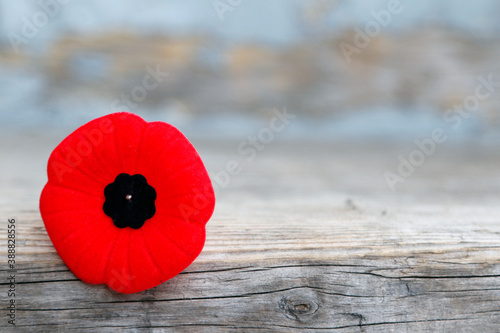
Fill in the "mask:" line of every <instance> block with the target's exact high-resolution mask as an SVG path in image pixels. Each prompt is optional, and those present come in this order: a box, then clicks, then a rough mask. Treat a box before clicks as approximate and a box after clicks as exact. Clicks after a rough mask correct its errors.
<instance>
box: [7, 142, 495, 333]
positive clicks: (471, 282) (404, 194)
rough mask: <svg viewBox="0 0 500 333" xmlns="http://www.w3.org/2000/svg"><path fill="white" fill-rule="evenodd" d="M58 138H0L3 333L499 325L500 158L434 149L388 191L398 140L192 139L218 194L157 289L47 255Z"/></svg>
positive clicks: (403, 150)
mask: <svg viewBox="0 0 500 333" xmlns="http://www.w3.org/2000/svg"><path fill="white" fill-rule="evenodd" d="M61 138H62V137H60V136H57V137H56V136H55V137H53V138H45V137H37V136H32V137H23V136H19V135H15V134H12V135H5V134H3V135H2V136H1V138H0V139H1V140H2V141H1V143H2V146H1V156H2V159H3V160H2V164H1V167H0V180H1V188H0V191H1V192H0V194H1V196H0V204H1V206H0V209H1V210H0V212H1V214H0V215H1V218H2V223H1V229H0V246H1V247H2V251H1V253H2V257H1V260H0V272H1V274H2V279H1V281H0V284H1V285H2V291H1V293H0V302H1V308H2V310H1V313H2V315H1V317H0V331H1V332H67V331H78V332H116V331H118V328H119V329H120V330H121V331H124V332H170V331H175V332H219V331H220V332H233V331H238V332H253V331H256V332H269V331H277V332H313V331H319V332H477V331H479V332H483V333H484V332H499V331H500V207H499V205H498V202H499V199H500V198H499V193H500V168H498V166H499V165H500V158H499V157H497V156H499V155H498V153H496V149H492V148H485V147H482V148H478V147H468V148H467V147H466V148H462V149H457V148H455V147H451V146H443V147H439V150H438V153H436V154H435V155H434V156H432V157H430V158H428V160H427V161H426V163H425V164H424V165H423V166H421V167H419V168H418V170H417V172H416V173H415V174H414V175H413V176H412V177H411V178H410V179H408V180H407V181H406V182H405V183H404V184H401V185H399V186H398V188H397V190H396V191H395V192H392V191H391V190H390V189H389V188H388V186H387V184H386V183H385V179H384V177H383V173H384V172H385V171H386V170H391V171H392V170H394V169H395V168H396V167H397V163H398V160H397V158H398V155H399V154H407V153H408V152H409V151H410V150H409V149H410V148H408V147H403V146H402V147H399V148H398V147H386V146H384V145H382V144H379V145H377V144H373V145H371V146H367V145H350V146H343V145H340V144H332V145H328V144H311V143H309V144H307V143H293V142H273V143H271V144H270V145H269V146H268V147H267V148H266V149H265V150H264V151H262V152H260V153H259V155H258V156H257V158H256V159H255V160H254V161H251V162H248V161H245V156H241V155H238V149H237V147H238V144H239V142H237V141H234V142H222V141H214V142H207V141H199V142H198V141H195V142H194V143H195V145H196V146H197V148H198V150H199V151H200V154H201V155H202V157H203V158H204V160H205V161H206V164H207V167H208V169H209V170H210V171H212V172H217V171H219V170H223V168H224V166H225V164H226V163H227V161H229V160H231V159H237V160H239V161H240V162H241V164H242V166H243V167H244V170H243V172H242V174H241V175H239V176H235V177H232V179H231V183H230V185H229V186H227V187H226V188H224V189H222V190H220V192H219V193H218V203H217V208H216V212H215V215H214V217H213V219H212V220H211V221H210V222H209V224H208V229H207V242H206V246H205V249H204V251H203V253H202V254H201V255H200V257H199V258H198V259H197V260H196V261H195V262H194V263H193V264H192V265H191V266H190V267H189V268H188V269H187V270H186V271H185V272H183V273H181V274H180V275H179V276H177V277H175V278H174V279H172V280H170V281H168V282H166V283H164V284H163V285H161V286H158V287H157V288H154V289H152V290H148V291H145V292H142V293H138V294H134V295H121V294H118V293H116V292H113V291H111V290H110V289H108V288H107V287H105V286H93V285H87V284H85V283H83V282H81V281H79V280H78V279H77V278H75V276H74V275H73V274H72V273H71V272H69V271H68V269H67V268H66V266H65V265H64V264H63V262H62V261H61V259H60V258H59V257H58V255H57V254H56V252H55V250H54V248H53V247H52V244H51V242H50V240H49V238H48V236H47V234H46V232H45V229H44V226H43V223H42V221H41V219H40V215H39V212H38V203H37V201H38V196H39V193H40V191H41V188H42V186H43V184H44V182H45V180H46V176H45V165H46V160H47V158H48V155H49V153H50V151H51V150H52V149H53V148H54V147H55V145H56V144H57V143H58V141H60V140H61ZM8 218H15V219H16V221H17V224H16V228H17V243H16V244H17V248H16V251H17V252H16V253H17V257H16V260H17V263H16V267H17V270H18V272H17V275H16V277H17V279H16V282H17V283H16V305H17V312H16V323H17V325H16V327H15V328H13V327H12V326H10V325H8V324H7V316H6V315H7V313H6V309H5V308H6V306H7V305H8V301H9V300H8V298H7V294H6V289H8V281H7V276H8V275H9V274H10V273H9V271H8V269H7V263H6V260H7V258H6V250H5V249H6V235H7V231H6V225H7V219H8Z"/></svg>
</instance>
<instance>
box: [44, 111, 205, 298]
mask: <svg viewBox="0 0 500 333" xmlns="http://www.w3.org/2000/svg"><path fill="white" fill-rule="evenodd" d="M47 173H48V182H47V184H46V185H45V187H44V189H43V191H42V194H41V197H40V212H41V215H42V219H43V222H44V224H45V228H46V229H47V233H48V235H49V237H50V239H51V241H52V243H53V244H54V247H55V249H56V250H57V252H58V253H59V255H60V256H61V258H62V260H63V261H64V262H65V263H66V265H67V266H68V267H69V269H70V270H71V271H72V272H73V273H74V274H75V275H76V276H77V277H78V278H80V279H81V280H83V281H85V282H87V283H91V284H103V283H105V284H107V285H108V286H109V287H110V288H112V289H114V290H116V291H118V292H121V293H135V292H139V291H143V290H146V289H150V288H153V287H155V286H157V285H159V284H161V283H163V282H165V281H166V280H168V279H170V278H172V277H174V276H176V275H177V274H179V273H180V272H181V271H183V270H184V269H185V268H186V267H188V266H189V265H190V264H191V263H192V262H193V261H194V259H196V257H197V256H198V255H199V254H200V252H201V250H202V249H203V246H204V243H205V224H206V223H207V221H208V220H209V219H210V217H211V216H212V213H213V210H214V206H215V195H214V191H213V187H212V184H211V181H210V178H209V176H208V173H207V171H206V169H205V166H204V165H203V162H202V160H201V158H200V156H199V155H198V153H197V152H196V150H195V148H194V147H193V146H192V144H191V143H190V142H189V141H188V140H187V139H186V137H185V136H184V135H183V134H182V133H181V132H180V131H179V130H177V129H176V128H175V127H173V126H171V125H169V124H166V123H163V122H151V123H148V122H146V121H144V120H143V119H142V118H140V117H138V116H136V115H134V114H132V113H126V112H120V113H114V114H110V115H107V116H104V117H101V118H98V119H95V120H93V121H91V122H89V123H87V124H85V125H83V126H82V127H80V128H78V129H77V130H76V131H74V132H73V133H72V134H70V135H69V136H68V137H67V138H66V139H64V140H63V141H62V142H61V143H60V144H59V145H58V146H57V147H56V148H55V150H54V151H53V152H52V154H51V156H50V158H49V162H48V168H47Z"/></svg>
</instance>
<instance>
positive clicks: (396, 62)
mask: <svg viewBox="0 0 500 333" xmlns="http://www.w3.org/2000/svg"><path fill="white" fill-rule="evenodd" d="M387 14H389V15H387ZM499 15H500V2H498V1H494V0H476V1H466V0H440V1H433V0H420V1H411V0H406V1H405V0H401V1H379V0H372V1H361V0H354V1H345V0H308V1H305V0H303V1H300V0H273V1H262V0H257V1H250V0H241V1H240V0H232V1H230V0H220V1H194V0H168V1H159V0H141V1H140V0H126V1H124V0H121V1H118V0H109V1H106V2H102V1H96V0H88V1H85V2H83V1H74V0H73V1H70V0H59V1H58V0H42V1H39V0H30V1H28V0H27V1H3V2H2V3H0V36H1V40H0V54H1V57H0V127H1V128H2V129H3V130H4V131H5V130H14V131H27V132H30V133H31V132H42V133H43V132H53V131H58V130H62V131H64V132H67V131H68V130H71V129H74V128H75V127H77V126H79V125H81V124H83V123H84V122H87V121H89V120H91V119H93V118H95V117H97V116H101V115H104V114H108V113H110V112H115V111H131V112H134V113H137V114H139V115H141V116H142V117H144V118H145V119H146V120H163V121H167V122H170V123H172V124H173V125H175V126H177V127H179V128H180V129H181V130H183V131H185V132H187V134H188V135H190V136H200V137H233V138H245V136H246V135H247V133H252V132H254V131H255V130H256V129H259V128H262V126H265V125H266V124H267V123H268V121H269V119H270V118H271V117H272V116H273V111H272V110H273V109H275V108H276V109H280V110H282V109H284V108H286V109H287V110H288V111H289V112H290V113H292V114H294V115H297V118H296V119H294V121H293V123H292V124H291V125H290V126H289V127H288V128H287V130H286V131H285V132H284V133H281V137H283V138H295V139H296V138H308V139H313V140H314V139H319V140H370V139H383V140H386V139H388V140H395V139H397V140H410V141H412V140H414V139H415V138H418V137H428V136H429V135H430V134H431V132H432V130H433V129H434V128H436V127H440V128H444V129H445V130H446V132H447V134H448V135H449V137H450V141H452V140H458V141H460V142H463V141H464V140H465V141H478V142H486V143H496V142H500V135H499V134H500V119H499V117H498V115H499V113H498V112H499V111H498V110H499V109H500V93H499V92H497V91H496V89H500V85H499V87H495V88H496V89H494V90H492V91H490V93H489V94H488V96H487V97H486V98H483V99H481V100H480V101H479V103H473V102H474V100H473V99H470V97H471V96H474V94H475V91H476V88H477V87H478V85H479V84H480V83H481V79H480V77H482V78H484V79H487V78H488V77H489V78H492V77H493V78H496V79H494V80H496V81H499V82H500V71H499V70H500V65H499V59H500V43H499V42H500V39H499V38H498V36H499V33H500V20H499V19H498V17H499ZM346 50H349V52H350V53H349V52H347V53H346ZM151 71H153V72H154V71H159V72H161V73H163V74H161V76H160V77H159V78H160V79H159V80H158V81H156V83H157V84H156V83H155V81H147V83H149V84H148V85H147V87H148V88H147V89H146V88H145V83H144V80H145V78H146V77H147V76H148V75H150V74H149V73H150V72H151ZM165 73H168V75H167V74H165ZM153 83H155V84H153ZM153 85H154V88H152V86H153ZM484 91H486V90H484ZM468 97H469V100H467V98H468ZM466 101H469V102H471V101H472V102H471V103H472V104H470V107H469V110H468V111H467V112H466V113H464V114H460V117H461V120H463V121H460V124H458V123H457V122H454V121H451V119H452V118H451V117H453V116H456V112H457V111H456V109H455V111H454V108H455V107H457V106H460V105H463V104H464V103H465V102H466ZM453 125H456V126H453Z"/></svg>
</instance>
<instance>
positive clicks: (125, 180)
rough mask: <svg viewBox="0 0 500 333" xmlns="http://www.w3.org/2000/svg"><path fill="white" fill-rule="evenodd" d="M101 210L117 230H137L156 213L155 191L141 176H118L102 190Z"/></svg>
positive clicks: (122, 174) (124, 174)
mask: <svg viewBox="0 0 500 333" xmlns="http://www.w3.org/2000/svg"><path fill="white" fill-rule="evenodd" d="M104 196H105V197H106V201H105V202H104V205H103V207H102V208H103V210H104V213H105V214H106V215H108V216H109V217H111V218H112V219H113V223H114V224H115V225H116V226H117V227H118V228H125V227H131V228H133V229H139V228H140V227H142V226H143V225H144V223H145V222H146V220H148V219H150V218H152V217H153V216H154V215H155V213H156V207H155V200H156V191H155V189H154V188H153V187H152V186H151V185H149V184H148V181H147V180H146V178H145V177H144V176H143V175H133V176H131V175H129V174H126V173H121V174H119V175H118V176H117V177H116V179H115V181H114V182H112V183H111V184H109V185H108V186H106V188H105V189H104Z"/></svg>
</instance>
